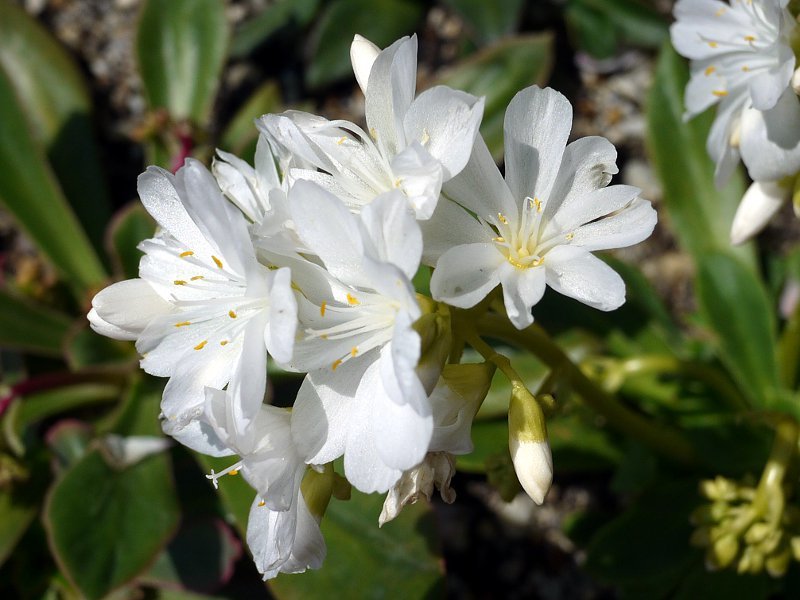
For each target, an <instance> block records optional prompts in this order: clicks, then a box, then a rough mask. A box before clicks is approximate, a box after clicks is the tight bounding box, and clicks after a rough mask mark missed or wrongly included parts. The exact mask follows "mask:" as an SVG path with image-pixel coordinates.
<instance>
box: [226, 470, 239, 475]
mask: <svg viewBox="0 0 800 600" xmlns="http://www.w3.org/2000/svg"><path fill="white" fill-rule="evenodd" d="M238 474H239V469H234V470H233V471H228V475H238Z"/></svg>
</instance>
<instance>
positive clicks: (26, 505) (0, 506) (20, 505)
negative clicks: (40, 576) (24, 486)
mask: <svg viewBox="0 0 800 600" xmlns="http://www.w3.org/2000/svg"><path fill="white" fill-rule="evenodd" d="M38 512H39V509H38V506H37V504H36V503H35V502H34V501H33V499H31V498H27V497H25V496H23V495H22V494H20V493H19V491H18V488H17V487H16V486H7V487H3V488H1V489H0V565H2V564H3V563H4V562H5V561H6V559H7V558H8V557H9V556H10V555H11V553H12V552H13V551H14V548H15V547H16V545H17V542H19V540H20V538H22V536H23V534H24V533H25V532H26V531H27V529H28V526H29V525H30V524H31V522H33V520H34V519H35V518H36V514H37V513H38Z"/></svg>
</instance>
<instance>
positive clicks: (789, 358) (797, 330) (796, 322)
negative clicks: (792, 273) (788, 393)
mask: <svg viewBox="0 0 800 600" xmlns="http://www.w3.org/2000/svg"><path fill="white" fill-rule="evenodd" d="M799 365H800V302H798V303H797V308H795V311H794V313H793V314H792V316H791V317H790V318H789V320H788V321H787V323H786V326H785V327H784V329H783V333H782V334H781V338H780V340H779V342H778V368H779V370H780V378H781V383H782V384H783V385H785V386H786V387H787V388H789V389H790V390H792V389H794V387H795V385H796V384H797V368H798V366H799Z"/></svg>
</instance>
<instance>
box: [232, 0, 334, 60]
mask: <svg viewBox="0 0 800 600" xmlns="http://www.w3.org/2000/svg"><path fill="white" fill-rule="evenodd" d="M318 5H319V0H277V2H274V3H272V4H270V5H269V6H267V7H266V8H265V9H264V10H262V11H261V12H260V13H259V14H257V15H256V16H255V17H253V18H252V19H250V20H249V21H247V22H245V23H244V24H243V25H242V26H241V27H240V28H239V30H238V31H237V32H236V33H235V34H234V37H233V42H232V44H231V56H232V57H234V58H244V57H246V56H247V55H248V54H250V53H251V52H252V51H253V50H255V49H256V48H257V47H258V46H260V45H261V44H263V43H264V42H266V41H267V40H268V39H269V38H270V37H271V36H272V35H273V34H274V33H275V32H277V31H278V30H280V29H284V28H289V27H291V26H295V27H297V28H301V27H305V26H306V25H308V23H309V22H310V21H311V19H312V18H313V17H314V15H315V14H316V12H317V6H318Z"/></svg>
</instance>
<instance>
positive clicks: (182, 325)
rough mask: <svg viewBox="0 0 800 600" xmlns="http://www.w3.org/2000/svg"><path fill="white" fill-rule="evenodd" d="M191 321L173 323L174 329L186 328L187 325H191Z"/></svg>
mask: <svg viewBox="0 0 800 600" xmlns="http://www.w3.org/2000/svg"><path fill="white" fill-rule="evenodd" d="M191 324H192V322H191V321H181V322H180V323H175V327H186V326H187V325H191Z"/></svg>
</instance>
